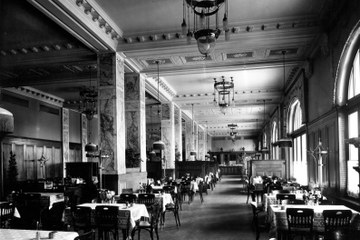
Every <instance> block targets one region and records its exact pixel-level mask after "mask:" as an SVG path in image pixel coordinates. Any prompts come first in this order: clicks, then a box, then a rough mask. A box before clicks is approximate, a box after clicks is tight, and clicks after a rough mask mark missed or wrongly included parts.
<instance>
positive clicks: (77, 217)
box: [73, 207, 91, 229]
mask: <svg viewBox="0 0 360 240" xmlns="http://www.w3.org/2000/svg"><path fill="white" fill-rule="evenodd" d="M73 219H74V228H75V229H90V228H91V208H89V207H76V208H75V209H74V212H73Z"/></svg>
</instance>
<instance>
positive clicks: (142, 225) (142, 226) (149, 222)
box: [131, 204, 161, 240]
mask: <svg viewBox="0 0 360 240" xmlns="http://www.w3.org/2000/svg"><path fill="white" fill-rule="evenodd" d="M151 208H152V209H151V214H150V218H149V219H142V220H140V221H139V222H138V223H137V224H136V226H135V227H134V228H133V230H132V232H131V238H132V239H134V236H135V233H136V232H138V240H140V232H141V230H145V231H148V232H149V233H150V237H151V240H154V232H155V234H156V239H157V240H159V232H158V229H159V224H160V218H161V206H160V205H159V204H153V205H152V206H151Z"/></svg>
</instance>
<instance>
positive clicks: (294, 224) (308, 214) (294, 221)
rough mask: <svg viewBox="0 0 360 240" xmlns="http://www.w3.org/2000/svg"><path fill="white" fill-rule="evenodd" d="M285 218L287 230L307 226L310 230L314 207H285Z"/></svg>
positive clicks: (311, 228)
mask: <svg viewBox="0 0 360 240" xmlns="http://www.w3.org/2000/svg"><path fill="white" fill-rule="evenodd" d="M286 218H287V222H288V228H289V231H291V230H292V229H294V228H296V229H299V228H307V229H309V230H310V232H312V230H313V223H314V209H311V208H287V209H286Z"/></svg>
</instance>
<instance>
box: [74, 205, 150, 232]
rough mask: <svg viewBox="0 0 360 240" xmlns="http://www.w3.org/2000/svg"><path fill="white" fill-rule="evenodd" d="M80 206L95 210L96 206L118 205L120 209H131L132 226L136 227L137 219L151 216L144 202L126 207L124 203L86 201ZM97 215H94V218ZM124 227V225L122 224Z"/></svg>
mask: <svg viewBox="0 0 360 240" xmlns="http://www.w3.org/2000/svg"><path fill="white" fill-rule="evenodd" d="M78 206H79V207H90V208H91V209H92V210H94V212H95V208H96V206H116V207H118V208H119V211H129V212H130V227H131V228H133V227H135V221H137V220H139V219H140V218H141V217H149V213H148V211H147V209H146V206H145V205H144V204H138V203H135V204H133V206H131V207H126V204H124V203H84V204H80V205H78ZM94 218H95V217H93V219H94ZM120 227H122V226H120Z"/></svg>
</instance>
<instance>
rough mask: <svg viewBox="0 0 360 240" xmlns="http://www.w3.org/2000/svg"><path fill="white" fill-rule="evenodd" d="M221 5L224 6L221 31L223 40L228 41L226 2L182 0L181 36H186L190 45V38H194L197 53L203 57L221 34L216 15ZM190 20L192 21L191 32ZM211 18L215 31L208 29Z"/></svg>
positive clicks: (212, 47)
mask: <svg viewBox="0 0 360 240" xmlns="http://www.w3.org/2000/svg"><path fill="white" fill-rule="evenodd" d="M223 4H225V9H224V17H223V30H224V31H225V39H226V40H229V38H230V31H229V27H228V16H229V14H228V1H227V0H183V21H182V23H181V30H182V34H183V35H186V36H187V41H188V43H191V38H192V37H193V36H194V37H195V39H196V41H197V45H198V49H199V52H200V53H201V54H203V55H205V56H207V55H209V54H210V53H211V52H212V51H213V50H214V47H215V43H216V39H217V38H218V37H219V35H220V33H221V30H220V28H219V23H218V22H219V21H218V18H219V16H218V15H219V10H220V8H221V6H222V5H223ZM190 8H191V10H190ZM191 15H193V16H191ZM191 18H192V19H193V29H192V30H191V20H190V19H191ZM212 18H213V20H212V22H213V23H215V29H212V28H210V22H211V19H212ZM186 21H187V22H188V24H187V23H186Z"/></svg>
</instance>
